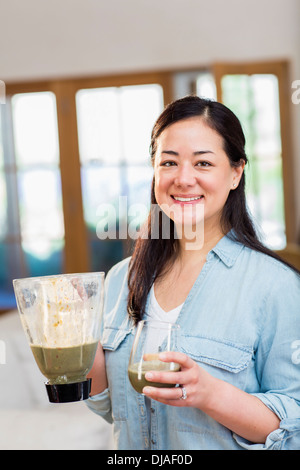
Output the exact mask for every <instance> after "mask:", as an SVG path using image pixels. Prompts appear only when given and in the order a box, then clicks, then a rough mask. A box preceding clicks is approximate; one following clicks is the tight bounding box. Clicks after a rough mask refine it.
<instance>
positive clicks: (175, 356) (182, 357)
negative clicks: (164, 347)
mask: <svg viewBox="0 0 300 470" xmlns="http://www.w3.org/2000/svg"><path fill="white" fill-rule="evenodd" d="M159 359H160V360H161V361H163V362H177V363H178V364H180V365H181V366H182V367H184V368H188V367H192V366H193V364H194V361H193V360H192V359H191V358H190V357H189V356H187V355H186V354H184V353H181V352H179V351H164V352H162V353H160V354H159Z"/></svg>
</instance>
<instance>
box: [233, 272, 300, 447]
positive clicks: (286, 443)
mask: <svg viewBox="0 0 300 470" xmlns="http://www.w3.org/2000/svg"><path fill="white" fill-rule="evenodd" d="M282 269H284V271H283V272H281V274H283V275H281V276H278V279H277V280H276V282H275V283H274V285H273V289H272V292H271V293H269V295H267V296H266V299H265V304H264V306H263V312H261V314H262V315H264V317H265V318H264V322H263V327H262V330H261V334H260V340H259V343H258V347H257V350H256V373H257V377H258V380H259V382H260V390H259V392H258V393H253V395H254V396H256V397H257V398H259V399H260V400H261V401H262V402H263V403H264V404H265V405H266V406H267V407H268V408H270V409H271V410H272V411H273V412H274V413H275V414H276V415H277V416H278V417H279V419H280V426H279V428H278V429H276V430H275V431H273V432H271V433H270V434H269V435H268V436H267V439H266V441H265V443H263V444H254V443H251V442H248V441H246V440H245V439H243V438H241V437H240V436H237V435H234V438H235V440H236V441H237V442H238V443H239V444H240V445H241V447H243V448H245V449H266V450H275V449H279V450H297V449H300V276H298V275H297V274H295V273H294V272H293V271H292V270H286V268H282Z"/></svg>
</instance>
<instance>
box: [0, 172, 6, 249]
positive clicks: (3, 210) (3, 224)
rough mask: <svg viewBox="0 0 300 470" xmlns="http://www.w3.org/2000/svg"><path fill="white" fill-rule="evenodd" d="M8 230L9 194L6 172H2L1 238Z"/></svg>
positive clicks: (0, 179)
mask: <svg viewBox="0 0 300 470" xmlns="http://www.w3.org/2000/svg"><path fill="white" fill-rule="evenodd" d="M6 230H7V194H6V184H5V177H4V173H2V172H0V240H1V239H3V238H4V237H5V235H6Z"/></svg>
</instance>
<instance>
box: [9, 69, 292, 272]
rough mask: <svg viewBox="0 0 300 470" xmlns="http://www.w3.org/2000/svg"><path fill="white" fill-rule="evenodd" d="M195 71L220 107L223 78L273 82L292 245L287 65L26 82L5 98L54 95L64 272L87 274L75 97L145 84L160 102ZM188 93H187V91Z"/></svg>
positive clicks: (167, 99) (15, 85)
mask: <svg viewBox="0 0 300 470" xmlns="http://www.w3.org/2000/svg"><path fill="white" fill-rule="evenodd" d="M191 70H193V71H195V70H199V74H200V73H201V72H203V71H204V70H206V71H208V72H211V73H212V75H213V76H214V79H215V83H216V90H217V100H218V101H221V102H222V90H221V79H222V76H223V75H226V74H249V75H251V74H255V73H258V74H259V73H262V74H274V75H276V76H277V78H278V83H279V106H280V122H281V142H282V168H283V187H284V210H285V224H286V237H287V243H288V244H289V243H297V233H296V224H295V211H296V208H295V205H296V204H295V183H294V173H293V166H294V162H293V148H292V138H291V137H292V136H291V110H290V101H291V100H290V97H289V95H288V93H289V92H290V79H289V62H288V61H271V62H252V63H215V64H212V65H211V66H207V67H203V65H202V66H201V65H199V67H193V68H192V69H189V68H186V69H172V70H165V71H154V72H141V73H128V74H120V75H107V76H97V77H79V78H65V79H50V80H43V81H32V82H17V83H6V94H7V96H10V95H14V94H16V93H30V92H32V93H33V92H42V91H51V92H53V93H54V94H55V96H56V103H57V120H58V134H59V152H60V172H61V184H62V197H63V213H64V226H65V248H64V272H87V271H89V270H90V266H91V264H90V260H89V250H88V239H87V230H86V227H85V223H84V215H83V201H82V192H81V175H80V157H79V145H78V128H77V117H76V93H77V92H78V91H79V90H81V89H88V88H102V87H121V86H129V85H142V84H148V83H157V84H160V85H161V86H162V88H163V94H164V103H165V104H167V103H169V102H171V101H172V100H173V99H174V91H173V84H174V83H173V77H174V75H175V74H176V73H179V72H181V73H183V72H190V71H191ZM191 92H192V91H191Z"/></svg>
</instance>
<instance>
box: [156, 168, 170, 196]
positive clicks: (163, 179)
mask: <svg viewBox="0 0 300 470" xmlns="http://www.w3.org/2000/svg"><path fill="white" fill-rule="evenodd" d="M154 178H155V179H154V181H155V184H154V193H155V197H156V200H157V202H158V203H159V201H160V200H162V199H163V198H164V197H165V196H166V192H167V189H168V187H169V186H170V182H169V178H168V177H167V176H166V175H161V174H160V173H159V172H158V171H156V172H154Z"/></svg>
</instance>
